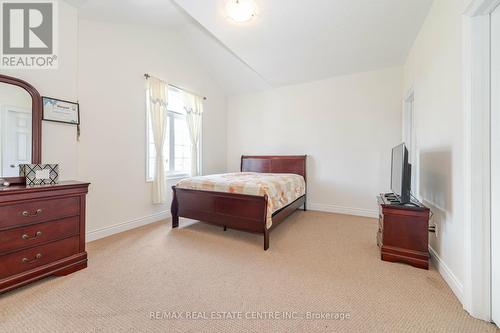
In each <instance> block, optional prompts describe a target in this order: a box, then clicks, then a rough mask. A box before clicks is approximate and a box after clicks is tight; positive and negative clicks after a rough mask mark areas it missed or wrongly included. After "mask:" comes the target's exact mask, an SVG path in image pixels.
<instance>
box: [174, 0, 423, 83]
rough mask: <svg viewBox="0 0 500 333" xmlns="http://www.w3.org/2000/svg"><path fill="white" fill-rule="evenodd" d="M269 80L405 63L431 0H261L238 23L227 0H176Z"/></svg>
mask: <svg viewBox="0 0 500 333" xmlns="http://www.w3.org/2000/svg"><path fill="white" fill-rule="evenodd" d="M174 1H176V2H177V3H178V4H179V5H180V6H182V7H183V8H184V9H185V10H186V11H187V12H188V13H189V14H190V15H191V16H192V17H194V18H195V19H196V20H197V21H198V22H200V24H201V25H203V26H204V27H205V28H206V29H207V30H209V31H210V32H211V33H212V34H214V35H215V36H216V37H217V38H218V39H219V40H220V41H221V42H222V43H224V44H225V45H226V46H227V47H228V48H230V49H231V50H232V51H233V52H234V53H235V54H237V55H238V56H239V57H240V58H241V59H242V60H243V61H244V62H245V63H247V64H249V65H250V66H251V67H252V68H253V69H254V70H255V71H257V72H258V73H260V74H261V75H262V76H263V77H264V78H265V79H266V80H267V81H268V82H270V83H271V84H272V85H284V84H291V83H298V82H304V81H311V80H317V79H322V78H326V77H330V76H334V75H339V74H346V73H353V72H362V71H367V70H373V69H378V68H383V67H389V66H394V65H400V64H403V63H404V61H405V59H406V56H407V54H408V52H409V50H410V47H411V45H412V44H413V41H414V40H415V37H416V35H417V33H418V31H419V29H420V27H421V25H422V23H423V20H424V18H425V16H426V14H427V12H428V10H429V8H430V5H431V3H432V0H256V3H257V6H258V8H259V10H258V15H257V17H256V18H255V19H254V20H253V21H251V22H250V23H247V24H240V25H238V24H234V23H232V22H230V21H228V19H227V18H226V17H225V13H224V6H225V3H226V2H227V0H212V1H201V0H174Z"/></svg>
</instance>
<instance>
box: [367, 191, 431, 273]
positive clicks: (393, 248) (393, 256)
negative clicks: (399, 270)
mask: <svg viewBox="0 0 500 333" xmlns="http://www.w3.org/2000/svg"><path fill="white" fill-rule="evenodd" d="M377 201H378V206H379V228H378V233H377V245H378V246H379V248H380V256H381V259H382V260H385V261H392V262H402V263H407V264H409V265H412V266H415V267H418V268H424V269H428V268H429V216H430V210H429V208H427V207H424V206H422V205H420V204H419V205H418V206H410V205H406V206H405V205H396V204H392V203H390V201H389V200H388V199H387V198H386V197H385V195H384V194H381V195H380V196H378V197H377Z"/></svg>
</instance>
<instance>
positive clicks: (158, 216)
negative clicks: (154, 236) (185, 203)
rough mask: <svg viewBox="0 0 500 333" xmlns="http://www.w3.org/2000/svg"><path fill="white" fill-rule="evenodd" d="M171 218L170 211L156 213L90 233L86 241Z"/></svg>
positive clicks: (87, 234)
mask: <svg viewBox="0 0 500 333" xmlns="http://www.w3.org/2000/svg"><path fill="white" fill-rule="evenodd" d="M169 217H170V212H169V211H164V212H159V213H155V214H152V215H149V216H145V217H141V218H138V219H134V220H131V221H127V222H123V223H118V224H115V225H112V226H109V227H105V228H101V229H97V230H93V231H89V232H87V233H86V234H85V237H86V241H87V242H92V241H95V240H98V239H101V238H104V237H108V236H111V235H114V234H117V233H120V232H124V231H127V230H131V229H135V228H138V227H142V226H143V225H146V224H150V223H154V222H158V221H161V220H165V219H167V218H169Z"/></svg>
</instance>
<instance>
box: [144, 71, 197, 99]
mask: <svg viewBox="0 0 500 333" xmlns="http://www.w3.org/2000/svg"><path fill="white" fill-rule="evenodd" d="M144 77H145V78H146V80H147V79H149V78H150V77H151V75H149V74H148V73H146V74H144ZM168 85H169V86H171V87H174V88H176V89H179V90H182V91H185V92H188V93H190V94H193V95H196V96H198V97H201V98H203V99H204V100H207V98H206V97H205V96H201V95H200V94H197V93H194V92H192V91H189V90H187V89H184V88H181V87H178V86H176V85H174V84H170V83H168Z"/></svg>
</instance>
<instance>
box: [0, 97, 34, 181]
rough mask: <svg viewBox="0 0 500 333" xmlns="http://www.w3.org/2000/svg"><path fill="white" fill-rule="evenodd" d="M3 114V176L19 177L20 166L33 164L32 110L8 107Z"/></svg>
mask: <svg viewBox="0 0 500 333" xmlns="http://www.w3.org/2000/svg"><path fill="white" fill-rule="evenodd" d="M2 113H3V114H2V134H3V138H2V142H3V143H4V144H3V145H2V176H3V177H18V176H19V168H18V166H19V164H29V163H31V110H24V109H21V108H17V107H9V106H6V107H4V108H3V112H2ZM7 142H8V144H6V143H7Z"/></svg>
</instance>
